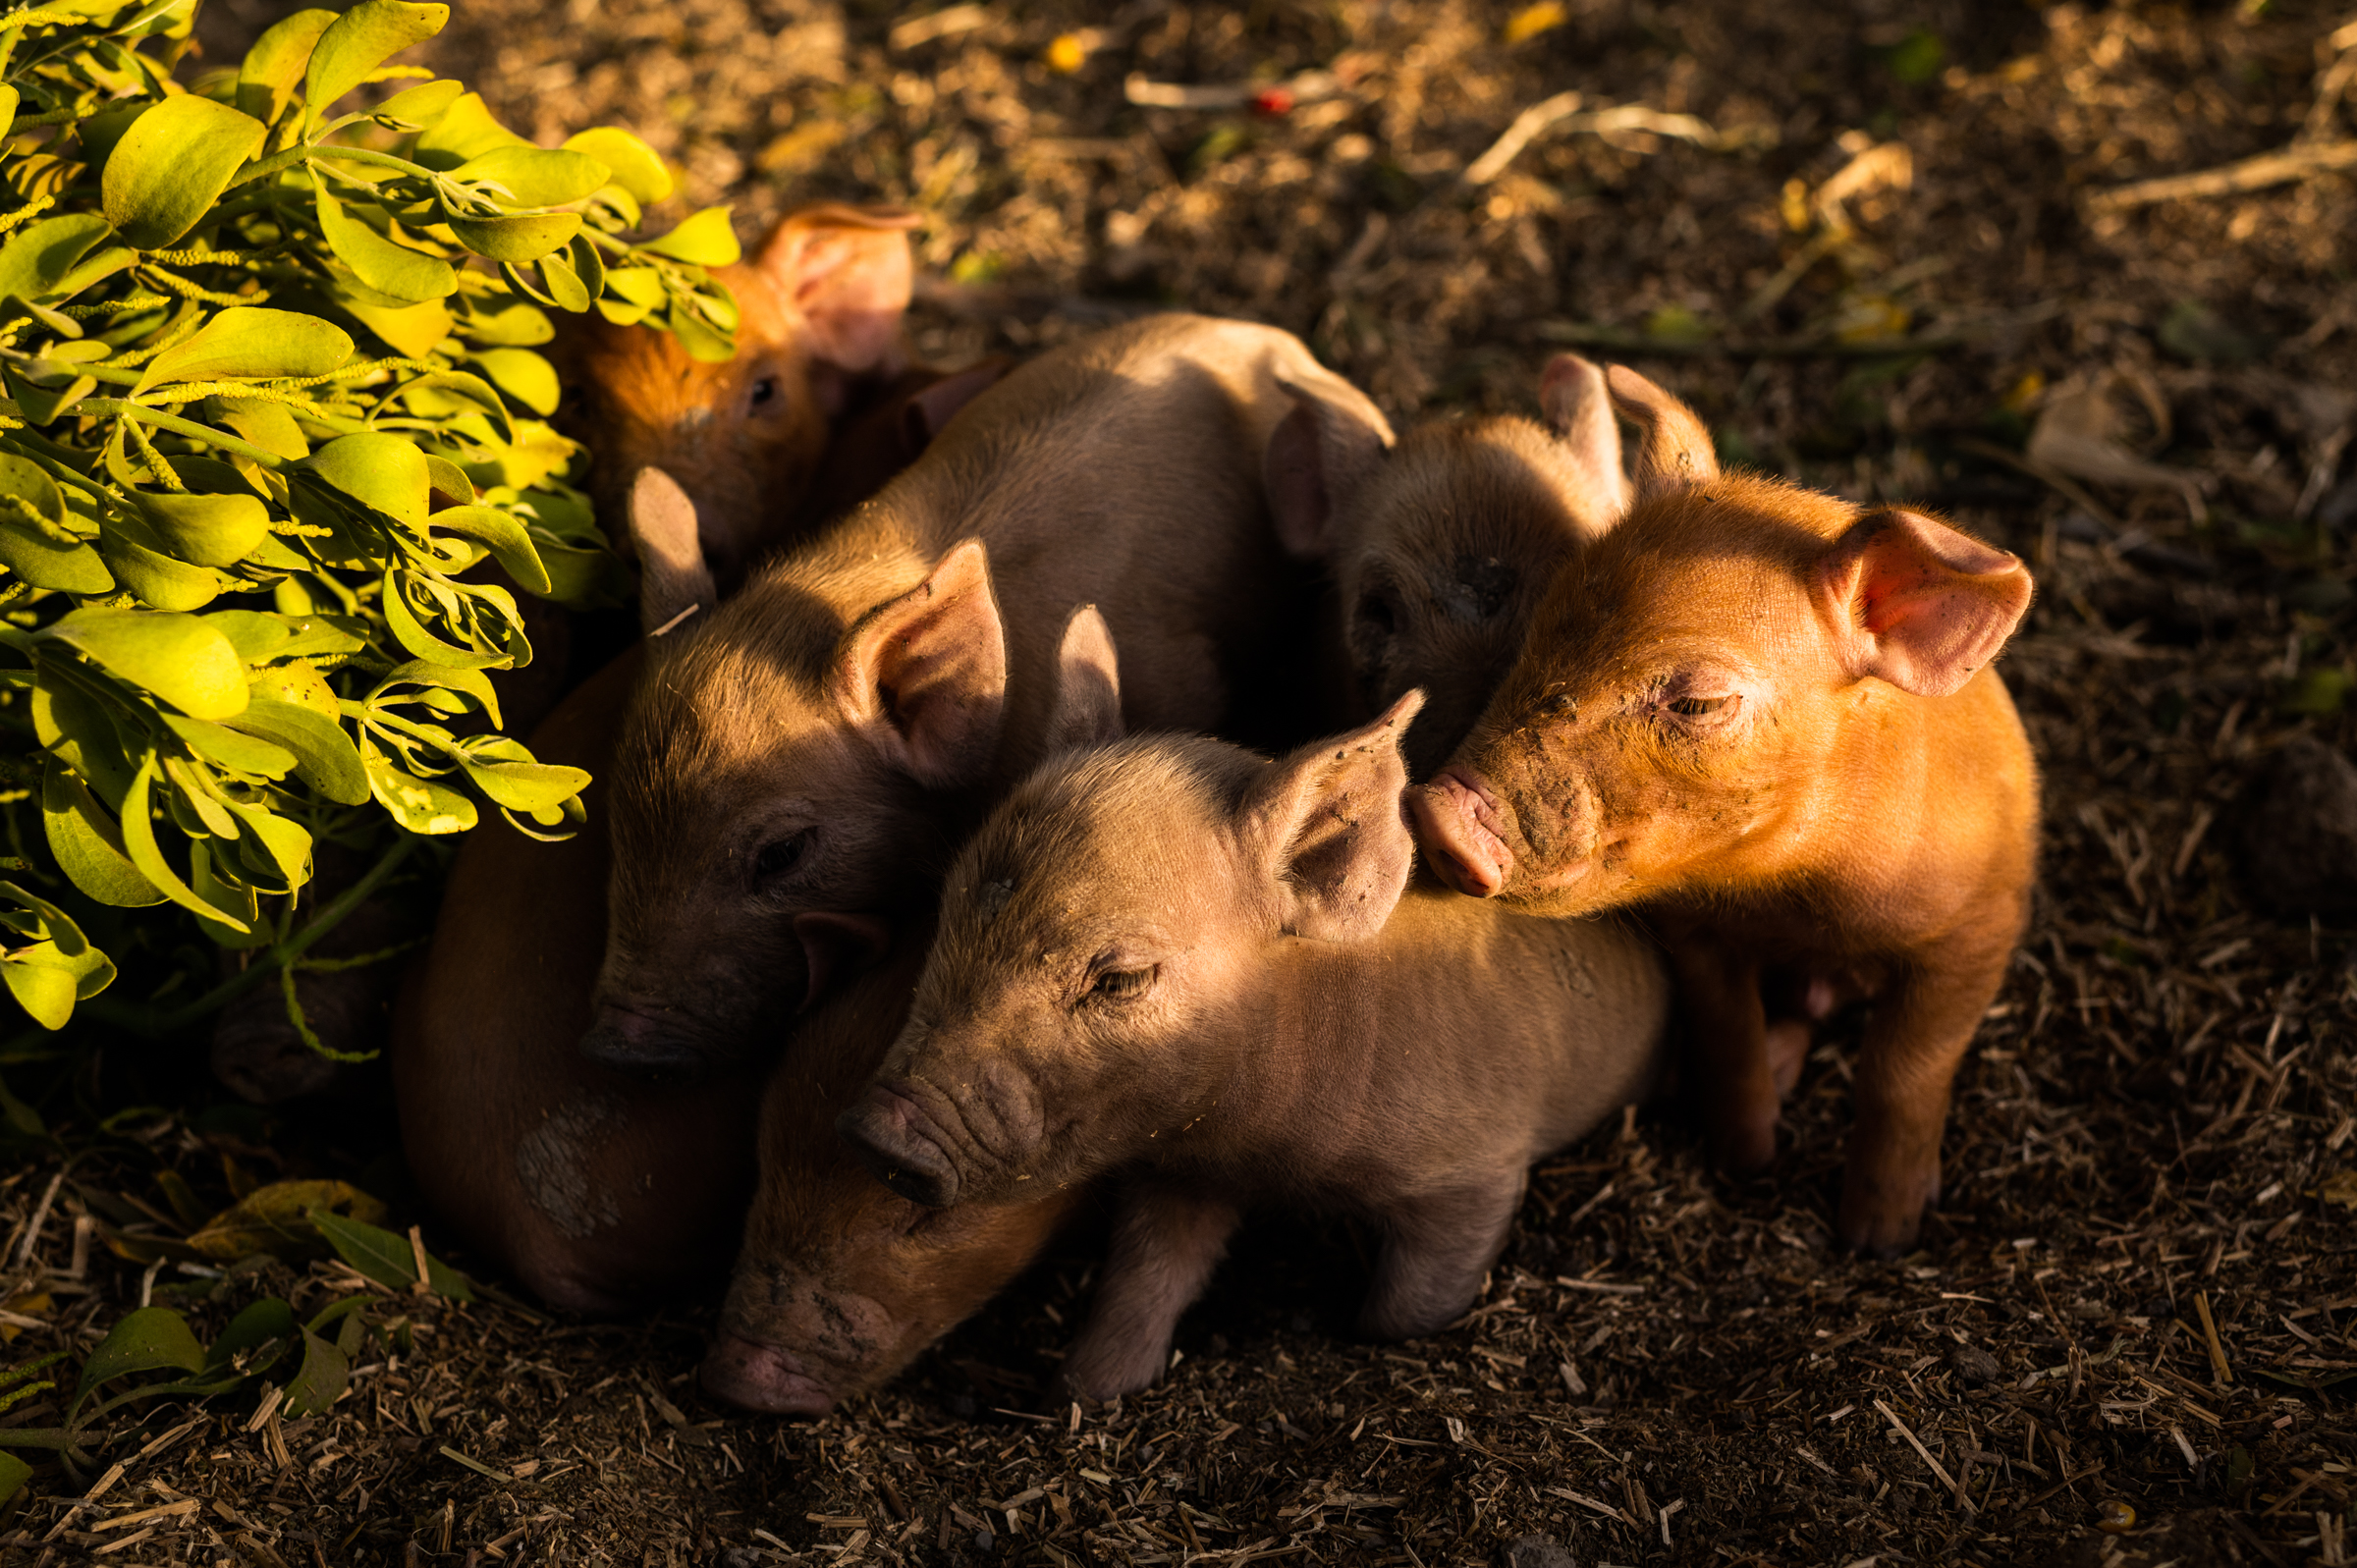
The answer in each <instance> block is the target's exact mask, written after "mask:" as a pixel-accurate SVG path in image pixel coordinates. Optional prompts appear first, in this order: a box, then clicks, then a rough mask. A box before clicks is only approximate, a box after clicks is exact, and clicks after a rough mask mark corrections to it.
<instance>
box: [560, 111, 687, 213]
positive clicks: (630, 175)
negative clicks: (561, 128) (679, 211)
mask: <svg viewBox="0 0 2357 1568" xmlns="http://www.w3.org/2000/svg"><path fill="white" fill-rule="evenodd" d="M565 148H566V150H567V151H569V152H585V153H587V154H588V155H589V156H590V157H592V158H595V159H596V160H597V161H598V162H600V163H602V164H604V165H605V166H606V167H607V168H608V169H610V170H612V171H613V181H614V183H615V184H616V185H618V186H620V187H622V189H625V190H628V191H629V192H630V194H631V196H632V197H634V198H635V199H637V200H639V201H660V200H662V199H663V198H664V197H665V196H668V195H670V194H671V171H670V170H669V169H666V168H664V167H663V160H662V159H661V158H659V157H657V156H656V155H655V149H654V148H652V147H650V146H648V145H647V144H646V143H645V142H643V141H641V140H639V139H638V138H637V137H636V136H633V135H630V133H629V132H628V131H622V130H617V129H616V128H615V127H613V126H598V127H595V128H594V129H592V130H588V131H583V132H581V133H579V134H578V135H571V136H567V137H566V138H565Z"/></svg>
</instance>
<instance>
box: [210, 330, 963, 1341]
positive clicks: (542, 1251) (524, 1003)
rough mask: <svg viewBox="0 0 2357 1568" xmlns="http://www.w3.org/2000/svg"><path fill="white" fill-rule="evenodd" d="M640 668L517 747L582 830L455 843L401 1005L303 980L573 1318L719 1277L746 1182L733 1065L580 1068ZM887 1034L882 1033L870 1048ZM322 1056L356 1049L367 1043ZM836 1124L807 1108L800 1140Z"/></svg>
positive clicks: (413, 1129) (441, 1180) (458, 1219)
mask: <svg viewBox="0 0 2357 1568" xmlns="http://www.w3.org/2000/svg"><path fill="white" fill-rule="evenodd" d="M1004 368H1005V367H1004V366H1003V365H1001V364H999V363H996V362H993V363H990V364H986V365H983V366H978V367H976V369H974V370H972V371H965V372H959V373H958V374H955V375H951V376H947V377H940V376H917V377H915V379H914V380H913V381H912V383H911V384H908V385H906V386H904V389H903V390H902V391H901V392H900V393H898V394H896V395H895V397H894V398H893V399H892V400H891V401H889V402H887V403H885V404H882V405H879V406H876V407H875V408H873V409H871V410H869V411H868V412H867V413H866V414H865V415H863V416H862V417H861V418H860V419H859V420H858V421H856V422H855V423H854V424H852V425H851V426H850V428H848V429H847V430H845V431H844V432H843V433H842V434H841V435H839V436H838V437H837V439H836V440H835V442H834V443H833V444H832V446H831V447H830V448H829V450H828V455H827V460H826V461H825V462H824V463H822V464H821V465H820V468H819V472H818V474H817V476H816V477H815V478H814V479H813V480H812V481H811V484H810V488H809V491H808V492H807V494H808V495H809V496H811V497H814V498H817V499H816V500H815V501H814V502H812V503H810V504H813V505H827V504H829V503H832V504H833V505H834V506H836V507H837V508H840V507H842V506H848V505H850V504H851V503H853V502H856V501H858V500H859V499H860V498H862V497H864V496H866V495H867V494H868V493H870V492H871V491H873V490H874V489H875V488H876V487H877V486H878V485H880V484H882V483H883V482H884V481H885V480H886V479H888V478H890V477H891V476H892V474H893V473H895V472H897V471H898V470H899V469H900V468H902V467H904V466H905V465H906V463H907V461H908V460H909V459H910V458H912V457H914V456H915V454H916V453H917V452H918V451H921V450H922V448H923V445H924V442H925V441H926V440H927V439H929V438H930V434H931V432H932V431H933V430H934V429H935V428H937V427H938V426H939V424H940V423H942V422H944V421H946V420H947V419H948V418H949V417H950V415H951V414H952V413H954V412H955V411H956V408H957V407H958V406H959V405H960V404H961V403H962V401H963V400H964V399H966V398H968V397H971V396H972V395H973V393H974V392H976V391H978V390H979V389H980V388H981V387H982V386H986V385H988V384H989V383H990V382H991V381H993V380H995V379H996V378H997V377H998V376H999V375H1000V374H1001V373H1003V371H1004ZM913 374H914V373H912V375H913ZM643 658H644V650H643V647H637V648H632V649H630V651H629V652H627V653H625V654H624V655H623V656H622V657H621V658H620V659H617V660H616V661H615V662H614V663H613V664H611V665H610V666H608V667H607V668H606V669H605V670H603V671H601V672H600V673H599V674H597V675H596V676H592V677H591V678H590V679H588V680H587V681H585V682H583V683H582V684H581V685H580V686H579V687H578V688H577V689H576V690H575V691H574V692H573V693H572V695H571V696H569V697H568V698H567V699H566V700H565V701H564V702H563V703H562V704H561V705H559V707H558V708H557V711H556V712H555V713H554V714H553V715H551V716H550V718H549V719H548V720H547V722H546V723H545V724H543V725H542V726H541V727H540V729H539V730H537V731H535V732H534V733H533V734H532V736H531V746H532V748H533V754H534V755H535V756H538V757H540V758H542V759H543V760H545V761H548V762H563V763H572V764H574V765H576V766H578V767H582V768H586V769H587V770H588V771H589V773H590V776H591V778H592V780H593V781H594V782H593V783H592V784H591V785H590V793H589V797H588V798H589V805H590V810H589V818H588V821H586V822H585V823H583V824H582V825H581V826H580V828H579V829H578V830H576V832H575V834H574V836H573V837H572V838H568V839H566V840H564V841H562V842H559V843H535V842H533V841H531V840H529V839H527V838H524V837H523V836H522V835H521V834H520V833H518V832H516V830H514V829H513V828H511V827H509V826H508V825H507V824H506V823H504V822H501V821H496V820H494V821H489V822H486V823H485V824H484V825H483V826H482V827H481V828H479V829H477V830H476V831H475V832H473V833H471V834H468V835H467V836H466V840H465V841H464V842H463V843H462V844H461V845H460V846H459V852H458V857H457V859H456V861H455V862H454V863H453V864H452V867H451V871H450V878H449V884H448V888H447V891H446V892H445V894H444V897H443V900H442V910H441V915H440V917H439V919H438V920H437V921H436V922H435V924H434V927H433V936H432V939H431V941H430V943H429V944H428V946H427V948H426V951H425V953H424V954H423V956H422V957H421V958H420V959H419V960H418V961H417V962H416V963H415V964H414V965H413V966H412V967H411V972H410V974H409V976H408V977H407V981H406V983H405V984H404V985H403V987H402V989H401V991H400V993H399V996H398V997H397V998H394V997H390V996H386V995H384V994H383V993H384V992H385V991H387V990H389V988H387V987H385V986H384V985H383V981H384V980H386V979H388V978H390V977H391V975H392V973H393V971H392V966H390V965H384V964H379V965H375V966H371V967H365V968H359V969H347V970H338V971H333V972H330V973H327V974H322V975H304V976H301V977H300V981H299V983H300V984H301V985H303V987H304V991H303V998H304V1000H305V1003H306V1005H308V1006H309V1007H310V1008H311V1009H312V1017H313V1019H314V1023H315V1026H316V1027H317V1028H318V1029H319V1031H320V1032H321V1033H322V1034H325V1033H326V1031H327V1029H328V1028H330V1027H332V1026H333V1025H334V1024H335V1023H336V1022H337V1021H338V1019H339V1018H342V1017H347V1016H349V1009H347V1010H346V1011H345V1012H342V1013H331V1012H329V1011H327V1010H326V1009H325V1008H322V1007H321V1005H320V1002H321V1000H322V993H323V992H324V993H325V998H326V1000H330V1001H342V1000H347V999H351V998H353V997H355V996H357V997H358V998H359V999H360V1000H364V1001H367V1002H368V1003H370V1004H371V1005H372V1006H373V1007H374V1008H375V1010H376V1012H377V1014H379V1015H381V1014H382V1012H383V1011H384V1009H385V1006H386V1004H387V1003H388V1002H389V1003H390V1014H391V1026H390V1033H391V1036H392V1041H391V1044H392V1058H393V1081H394V1088H395V1092H396V1095H397V1098H398V1101H399V1106H400V1111H401V1123H402V1138H403V1144H404V1147H405V1148H406V1150H407V1151H408V1154H409V1160H410V1168H411V1171H412V1172H413V1173H414V1175H415V1179H416V1181H417V1184H418V1186H419V1187H420V1188H421V1189H422V1190H423V1191H424V1193H425V1195H426V1197H427V1198H428V1199H429V1200H430V1201H431V1202H432V1203H433V1205H434V1207H435V1208H436V1209H438V1210H439V1211H440V1212H441V1214H442V1215H443V1217H444V1218H445V1222H446V1223H448V1224H449V1225H450V1226H452V1227H453V1228H454V1230H455V1231H456V1232H457V1234H458V1235H459V1236H460V1237H461V1238H462V1239H463V1240H465V1241H466V1244H467V1246H468V1247H469V1248H470V1249H471V1251H472V1252H473V1254H474V1256H475V1257H476V1258H478V1259H487V1260H489V1261H492V1262H494V1263H496V1264H498V1265H499V1266H501V1267H503V1268H504V1269H506V1270H507V1271H509V1272H510V1273H511V1274H513V1275H515V1276H516V1277H517V1278H518V1279H520V1280H521V1282H522V1283H523V1284H524V1285H525V1286H526V1287H527V1288H528V1289H530V1290H532V1291H533V1292H534V1293H536V1294H537V1295H539V1297H540V1298H541V1299H542V1300H544V1301H546V1302H548V1303H549V1304H551V1305H552V1306H561V1307H567V1308H571V1309H575V1310H579V1311H603V1312H617V1311H623V1310H626V1309H628V1308H630V1307H633V1306H640V1305H644V1304H647V1303H650V1302H654V1301H659V1300H663V1299H667V1298H669V1297H673V1296H678V1295H684V1294H692V1293H693V1292H694V1291H695V1290H696V1289H697V1288H699V1287H701V1286H705V1285H709V1284H712V1283H715V1282H717V1281H718V1280H719V1279H721V1278H722V1277H724V1276H725V1274H726V1271H727V1269H728V1262H729V1258H730V1256H731V1255H732V1252H733V1250H734V1249H735V1247H736V1245H737V1242H738V1239H739V1233H740V1219H741V1217H742V1215H743V1212H744V1206H745V1204H746V1202H747V1200H748V1198H749V1196H750V1193H751V1189H752V1183H753V1171H754V1141H755V1140H754V1122H755V1117H756V1108H757V1106H758V1105H759V1079H758V1077H757V1076H756V1075H755V1074H754V1073H753V1072H752V1071H751V1070H750V1069H749V1068H748V1069H746V1070H742V1071H732V1070H723V1071H721V1072H718V1073H716V1074H714V1075H713V1076H711V1077H709V1078H707V1079H704V1080H703V1081H701V1082H698V1083H694V1084H685V1083H675V1084H668V1085H649V1084H647V1083H645V1082H644V1081H643V1080H641V1079H636V1078H630V1077H625V1076H623V1075H622V1074H620V1073H618V1072H616V1071H615V1070H614V1069H613V1068H612V1067H610V1066H604V1065H601V1064H599V1063H597V1062H594V1061H591V1060H588V1059H585V1058H584V1057H582V1055H581V1054H580V1052H579V1045H580V1039H581V1035H582V1034H583V1032H584V1031H585V1030H586V1029H587V1028H588V1026H589V1022H590V1016H591V1011H590V1002H591V991H592V988H593V987H594V986H595V984H596V981H597V970H598V964H599V961H600V960H601V959H602V958H603V956H604V954H605V946H606V886H607V882H608V880H609V876H610V871H609V867H610V864H611V859H612V856H611V848H610V839H609V837H608V830H607V826H606V824H607V814H606V811H605V809H604V808H605V797H604V790H605V787H606V786H605V784H604V779H605V777H606V775H607V773H608V772H609V771H610V767H611V764H612V762H613V760H614V752H615V744H616V741H617V739H618V737H619V733H620V730H621V727H622V721H623V716H624V714H625V712H626V711H627V710H628V707H629V699H630V691H631V689H632V688H633V686H634V685H635V684H636V682H637V679H638V675H639V671H640V668H641V665H642V663H643ZM373 907H374V905H369V906H364V907H363V910H362V915H363V916H364V915H366V914H367V913H368V911H369V910H370V909H373ZM359 918H361V916H356V917H355V919H359ZM339 934H340V933H339ZM376 945H377V946H390V945H391V944H390V942H389V941H386V940H383V939H379V940H378V942H377V944H376ZM335 982H341V983H342V984H340V985H330V984H329V983H335ZM265 1000H266V1001H267V1002H269V1003H274V1004H275V1005H274V1006H259V1005H257V1007H256V1008H255V1009H254V1012H255V1013H257V1014H258V1015H259V1017H260V1020H261V1021H262V1023H264V1024H268V1023H270V1022H272V1021H273V1020H274V1021H275V1022H276V1024H277V1025H278V1026H279V1027H280V1028H281V1029H285V1028H286V1019H287V1014H286V1007H285V1003H284V1001H283V1000H282V999H281V998H280V997H279V995H278V993H277V991H276V990H275V989H274V988H273V989H271V990H269V991H268V992H267V993H266V996H265ZM375 1027H376V1030H377V1031H378V1032H379V1033H382V1032H384V1031H385V1029H386V1025H385V1024H384V1023H383V1022H381V1021H378V1022H376V1024H375ZM898 1027H899V1024H898V1021H897V1017H896V1018H895V1019H894V1020H893V1022H892V1025H891V1028H890V1029H887V1030H886V1031H885V1033H884V1034H882V1035H880V1036H878V1037H877V1038H876V1039H875V1041H874V1047H873V1049H874V1051H876V1052H880V1051H881V1050H882V1049H883V1047H884V1045H885V1044H886V1042H887V1041H888V1040H889V1039H890V1036H891V1033H892V1031H893V1030H897V1029H898ZM333 1039H334V1041H335V1043H336V1044H339V1045H347V1046H350V1047H352V1048H354V1049H356V1048H357V1047H358V1046H361V1045H367V1044H373V1041H372V1040H371V1039H370V1038H369V1036H368V1035H367V1034H364V1033H355V1032H347V1033H341V1034H338V1035H337V1036H335V1037H333ZM285 1049H286V1050H287V1051H288V1052H290V1053H300V1055H299V1056H294V1057H292V1059H294V1060H296V1061H298V1062H301V1063H317V1064H319V1065H322V1066H332V1065H333V1064H332V1063H330V1062H328V1061H327V1060H326V1058H324V1057H322V1056H319V1055H317V1054H315V1053H313V1052H311V1051H310V1049H309V1048H308V1047H307V1046H304V1045H303V1044H302V1043H301V1041H300V1039H297V1040H294V1041H292V1042H290V1043H289V1044H288V1046H287V1047H286V1048H285ZM279 1059H281V1060H285V1059H289V1058H288V1057H283V1056H282V1057H281V1058H279ZM861 1070H862V1072H864V1070H865V1069H864V1067H863V1068H862V1069H861ZM838 1108H839V1107H837V1106H833V1105H829V1106H827V1107H825V1108H823V1113H821V1114H819V1118H818V1123H817V1125H819V1126H820V1127H821V1128H823V1127H824V1126H825V1125H826V1123H827V1122H828V1121H829V1120H831V1119H832V1117H833V1116H834V1114H835V1112H836V1110H837V1109H838ZM827 1144H828V1146H829V1147H834V1140H833V1139H832V1138H831V1137H830V1138H828V1139H827ZM841 1185H844V1186H847V1187H848V1186H850V1185H851V1183H850V1181H849V1180H848V1179H847V1180H846V1181H844V1182H842V1183H841ZM858 1185H859V1186H861V1187H867V1186H872V1183H867V1182H864V1181H861V1182H859V1183H858ZM860 1196H861V1197H864V1193H862V1194H861V1195H860Z"/></svg>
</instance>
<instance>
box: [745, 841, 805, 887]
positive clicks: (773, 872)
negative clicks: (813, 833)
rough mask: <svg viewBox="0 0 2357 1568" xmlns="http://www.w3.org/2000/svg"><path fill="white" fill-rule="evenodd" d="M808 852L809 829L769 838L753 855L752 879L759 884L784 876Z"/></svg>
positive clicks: (800, 861)
mask: <svg viewBox="0 0 2357 1568" xmlns="http://www.w3.org/2000/svg"><path fill="white" fill-rule="evenodd" d="M809 852H810V830H809V829H807V828H804V829H803V830H802V831H801V832H799V833H796V834H792V835H789V836H788V837H786V838H774V839H772V840H770V841H769V842H768V843H765V844H763V845H762V846H761V848H760V851H759V852H758V853H756V854H755V855H754V856H753V881H754V882H755V883H756V884H760V883H765V882H771V881H774V880H776V879H777V878H779V877H783V876H785V875H786V874H787V873H788V872H790V871H792V870H794V869H795V867H796V866H798V865H800V864H801V863H802V860H803V857H804V856H806V855H807V854H808V853H809Z"/></svg>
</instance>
